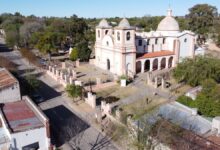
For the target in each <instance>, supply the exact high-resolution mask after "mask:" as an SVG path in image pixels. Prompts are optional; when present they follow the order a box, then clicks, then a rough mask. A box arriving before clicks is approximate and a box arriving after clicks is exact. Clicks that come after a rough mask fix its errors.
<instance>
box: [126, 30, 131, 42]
mask: <svg viewBox="0 0 220 150" xmlns="http://www.w3.org/2000/svg"><path fill="white" fill-rule="evenodd" d="M126 37H127V41H129V40H130V39H131V33H130V32H127V35H126Z"/></svg>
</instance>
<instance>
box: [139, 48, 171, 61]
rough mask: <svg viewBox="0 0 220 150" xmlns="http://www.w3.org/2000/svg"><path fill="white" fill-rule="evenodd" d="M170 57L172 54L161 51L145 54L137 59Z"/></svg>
mask: <svg viewBox="0 0 220 150" xmlns="http://www.w3.org/2000/svg"><path fill="white" fill-rule="evenodd" d="M170 55H174V52H172V51H168V50H162V51H158V52H152V53H146V54H144V55H142V56H140V57H139V58H138V59H145V58H154V57H162V56H170Z"/></svg>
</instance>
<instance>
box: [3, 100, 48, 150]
mask: <svg viewBox="0 0 220 150" xmlns="http://www.w3.org/2000/svg"><path fill="white" fill-rule="evenodd" d="M0 107H1V111H0V112H1V113H0V121H1V124H0V125H1V126H0V150H48V149H50V147H51V146H50V130H49V121H48V119H47V117H46V116H45V115H44V114H43V113H42V112H41V111H40V110H39V109H38V108H37V106H36V105H35V104H34V103H33V102H32V101H31V100H30V99H29V98H28V97H23V99H22V100H21V101H17V102H10V103H5V104H2V105H1V106H0Z"/></svg>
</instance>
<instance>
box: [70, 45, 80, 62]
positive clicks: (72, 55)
mask: <svg viewBox="0 0 220 150" xmlns="http://www.w3.org/2000/svg"><path fill="white" fill-rule="evenodd" d="M77 59H78V49H77V48H73V50H72V52H71V53H70V60H72V61H76V60H77Z"/></svg>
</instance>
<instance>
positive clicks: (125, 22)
mask: <svg viewBox="0 0 220 150" xmlns="http://www.w3.org/2000/svg"><path fill="white" fill-rule="evenodd" d="M118 27H119V28H130V27H131V26H130V23H129V22H128V20H127V19H126V18H123V19H122V20H121V22H120V23H119V25H118Z"/></svg>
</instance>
